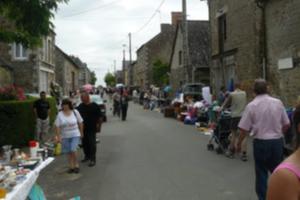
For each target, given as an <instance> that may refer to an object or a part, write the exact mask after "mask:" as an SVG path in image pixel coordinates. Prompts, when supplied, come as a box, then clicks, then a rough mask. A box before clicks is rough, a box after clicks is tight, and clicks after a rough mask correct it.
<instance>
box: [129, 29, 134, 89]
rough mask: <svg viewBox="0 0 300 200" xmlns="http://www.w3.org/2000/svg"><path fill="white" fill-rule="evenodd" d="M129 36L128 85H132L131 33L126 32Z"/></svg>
mask: <svg viewBox="0 0 300 200" xmlns="http://www.w3.org/2000/svg"><path fill="white" fill-rule="evenodd" d="M128 36H129V70H128V72H129V85H130V86H133V70H132V51H131V45H132V44H131V36H132V35H131V33H129V34H128Z"/></svg>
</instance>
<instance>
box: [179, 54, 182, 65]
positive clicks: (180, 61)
mask: <svg viewBox="0 0 300 200" xmlns="http://www.w3.org/2000/svg"><path fill="white" fill-rule="evenodd" d="M178 57H179V65H182V51H179V55H178Z"/></svg>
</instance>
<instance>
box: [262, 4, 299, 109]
mask: <svg viewBox="0 0 300 200" xmlns="http://www.w3.org/2000/svg"><path fill="white" fill-rule="evenodd" d="M266 24H267V46H268V61H269V62H268V64H269V65H268V79H269V80H273V81H272V89H273V92H274V94H275V95H277V96H279V97H280V98H281V99H282V100H283V101H284V103H285V104H286V105H289V106H292V105H294V104H295V101H296V99H297V98H298V96H300V28H299V25H300V1H296V0H285V1H281V0H270V1H269V2H268V4H267V6H266ZM286 58H288V59H292V60H293V65H294V66H293V68H290V69H282V70H280V69H279V65H278V62H279V60H281V59H286Z"/></svg>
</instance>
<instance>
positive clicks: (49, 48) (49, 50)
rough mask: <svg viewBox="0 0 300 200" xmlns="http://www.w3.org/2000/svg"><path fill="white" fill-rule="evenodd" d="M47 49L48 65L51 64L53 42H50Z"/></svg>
mask: <svg viewBox="0 0 300 200" xmlns="http://www.w3.org/2000/svg"><path fill="white" fill-rule="evenodd" d="M47 47H48V52H47V53H48V60H47V61H48V63H51V41H50V40H48V45H47Z"/></svg>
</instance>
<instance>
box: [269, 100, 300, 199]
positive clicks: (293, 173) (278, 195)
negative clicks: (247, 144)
mask: <svg viewBox="0 0 300 200" xmlns="http://www.w3.org/2000/svg"><path fill="white" fill-rule="evenodd" d="M293 124H294V128H295V133H296V151H295V152H294V153H293V154H292V155H291V156H290V157H288V158H287V159H286V160H285V161H283V162H282V163H281V164H280V165H279V166H278V167H277V169H276V170H275V171H274V173H273V174H272V176H271V178H270V182H269V186H268V194H267V199H268V200H298V199H300V104H299V105H298V106H297V107H296V110H295V112H294V116H293Z"/></svg>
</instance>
